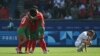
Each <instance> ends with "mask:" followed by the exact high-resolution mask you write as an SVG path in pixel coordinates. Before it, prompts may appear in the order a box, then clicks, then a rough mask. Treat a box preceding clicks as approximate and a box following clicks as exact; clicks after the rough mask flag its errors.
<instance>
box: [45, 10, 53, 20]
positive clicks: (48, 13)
mask: <svg viewBox="0 0 100 56" xmlns="http://www.w3.org/2000/svg"><path fill="white" fill-rule="evenodd" d="M43 14H44V17H45V19H51V18H52V15H51V13H50V10H49V9H48V10H46V11H44V12H43Z"/></svg>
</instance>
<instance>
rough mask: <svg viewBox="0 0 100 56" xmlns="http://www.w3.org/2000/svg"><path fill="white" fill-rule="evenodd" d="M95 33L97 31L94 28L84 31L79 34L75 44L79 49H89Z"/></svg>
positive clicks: (81, 50) (79, 50)
mask: <svg viewBox="0 0 100 56" xmlns="http://www.w3.org/2000/svg"><path fill="white" fill-rule="evenodd" d="M94 35H95V32H94V31H93V30H89V31H84V32H82V33H81V34H80V35H79V36H78V38H77V40H76V42H75V46H76V47H77V51H78V52H83V48H85V51H87V50H86V47H87V46H89V45H91V44H92V39H93V37H94Z"/></svg>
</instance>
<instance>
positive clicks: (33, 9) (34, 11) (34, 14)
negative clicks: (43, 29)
mask: <svg viewBox="0 0 100 56" xmlns="http://www.w3.org/2000/svg"><path fill="white" fill-rule="evenodd" d="M29 14H30V15H31V16H32V17H34V16H36V14H37V11H36V8H31V9H30V10H29Z"/></svg>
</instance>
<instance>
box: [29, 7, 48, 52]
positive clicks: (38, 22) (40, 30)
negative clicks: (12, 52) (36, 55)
mask: <svg viewBox="0 0 100 56" xmlns="http://www.w3.org/2000/svg"><path fill="white" fill-rule="evenodd" d="M32 10H34V11H35V14H36V15H35V16H34V17H33V22H34V26H35V27H34V26H31V29H30V30H31V38H32V42H31V44H32V50H31V52H32V53H33V52H34V49H35V47H36V43H39V45H40V47H41V48H42V50H43V53H47V48H46V42H45V40H44V31H45V26H44V25H45V23H44V17H43V14H42V13H41V12H39V11H38V10H37V8H32ZM32 25H33V24H32ZM32 30H33V31H32ZM29 46H31V45H29Z"/></svg>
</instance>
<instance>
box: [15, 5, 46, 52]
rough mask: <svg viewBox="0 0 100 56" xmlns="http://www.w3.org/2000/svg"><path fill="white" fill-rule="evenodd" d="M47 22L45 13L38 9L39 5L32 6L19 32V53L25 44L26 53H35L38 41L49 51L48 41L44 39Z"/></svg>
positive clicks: (44, 49) (44, 50)
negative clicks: (44, 16)
mask: <svg viewBox="0 0 100 56" xmlns="http://www.w3.org/2000/svg"><path fill="white" fill-rule="evenodd" d="M44 31H45V23H44V18H43V14H42V13H41V12H39V11H38V9H37V7H35V6H34V7H33V8H31V9H30V10H29V11H28V12H27V14H26V15H25V16H24V17H23V18H22V20H21V23H20V25H19V28H18V30H17V32H18V40H19V43H18V47H17V48H16V50H17V53H19V54H20V53H22V46H23V45H24V44H25V53H33V52H34V49H35V47H36V44H37V43H38V44H39V45H40V47H41V48H42V50H43V53H47V48H46V42H45V41H44Z"/></svg>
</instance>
